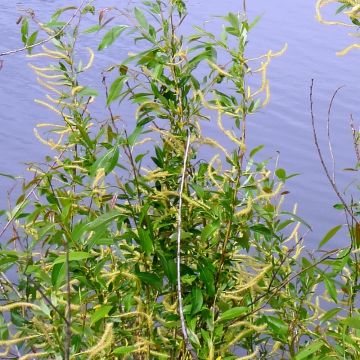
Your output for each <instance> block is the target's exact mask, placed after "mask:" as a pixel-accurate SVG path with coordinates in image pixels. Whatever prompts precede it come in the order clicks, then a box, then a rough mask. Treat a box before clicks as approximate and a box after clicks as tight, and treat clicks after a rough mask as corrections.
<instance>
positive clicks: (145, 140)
mask: <svg viewBox="0 0 360 360" xmlns="http://www.w3.org/2000/svg"><path fill="white" fill-rule="evenodd" d="M151 141H154V139H152V138H150V137H147V138H145V139H142V140H140V141H138V142H136V143H135V144H134V146H140V145H144V144H145V143H148V142H151Z"/></svg>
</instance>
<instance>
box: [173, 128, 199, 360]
mask: <svg viewBox="0 0 360 360" xmlns="http://www.w3.org/2000/svg"><path fill="white" fill-rule="evenodd" d="M189 147H190V131H189V130H188V134H187V141H186V147H185V154H184V165H183V169H182V173H181V182H180V189H179V210H178V231H177V252H176V274H177V293H178V301H179V315H180V321H181V331H182V334H183V338H184V341H185V345H186V348H187V350H188V351H189V352H190V354H191V357H192V359H193V360H197V359H198V356H197V354H196V352H195V349H194V347H193V346H192V344H191V342H190V340H189V335H188V330H187V327H186V323H185V317H184V309H183V301H182V294H181V270H180V264H181V225H182V218H181V210H182V196H183V192H184V183H185V174H186V167H187V161H188V156H189Z"/></svg>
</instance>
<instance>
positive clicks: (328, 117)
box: [326, 86, 344, 183]
mask: <svg viewBox="0 0 360 360" xmlns="http://www.w3.org/2000/svg"><path fill="white" fill-rule="evenodd" d="M343 87H344V86H340V87H338V88H337V89H336V90H335V92H334V94H333V96H332V98H331V100H330V104H329V108H328V116H327V124H326V127H327V139H328V145H329V152H330V156H331V160H332V180H333V182H334V183H335V157H334V153H333V149H332V145H331V137H330V119H331V110H332V106H333V103H334V100H335V97H336V95H337V93H338V91H339V90H340V89H342V88H343Z"/></svg>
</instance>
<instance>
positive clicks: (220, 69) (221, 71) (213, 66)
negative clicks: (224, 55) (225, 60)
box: [206, 59, 233, 78]
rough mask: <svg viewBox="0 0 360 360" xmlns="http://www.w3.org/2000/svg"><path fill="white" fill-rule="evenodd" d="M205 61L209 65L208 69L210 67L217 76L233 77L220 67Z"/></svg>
mask: <svg viewBox="0 0 360 360" xmlns="http://www.w3.org/2000/svg"><path fill="white" fill-rule="evenodd" d="M206 61H207V63H208V64H209V65H210V67H212V68H213V69H214V70H216V71H217V72H218V73H219V74H221V75H224V76H226V77H229V78H232V77H233V76H232V75H231V74H229V73H228V72H226V71H225V70H224V69H222V68H221V67H220V66H218V65H216V64H215V63H213V62H212V61H210V60H208V59H207V60H206Z"/></svg>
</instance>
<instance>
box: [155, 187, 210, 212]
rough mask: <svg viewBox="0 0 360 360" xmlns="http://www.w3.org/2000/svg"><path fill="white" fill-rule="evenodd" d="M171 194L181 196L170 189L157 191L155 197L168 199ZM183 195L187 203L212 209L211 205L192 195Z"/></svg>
mask: <svg viewBox="0 0 360 360" xmlns="http://www.w3.org/2000/svg"><path fill="white" fill-rule="evenodd" d="M169 195H173V196H179V193H178V192H176V191H170V190H162V191H156V192H155V195H154V198H157V199H166V198H167V197H168V196H169ZM182 197H183V200H185V201H186V202H187V203H189V204H191V205H194V206H200V207H202V208H204V209H207V210H209V209H210V206H208V205H206V204H204V203H203V202H200V201H198V200H194V199H192V198H191V197H189V196H187V195H185V194H183V195H182Z"/></svg>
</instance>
